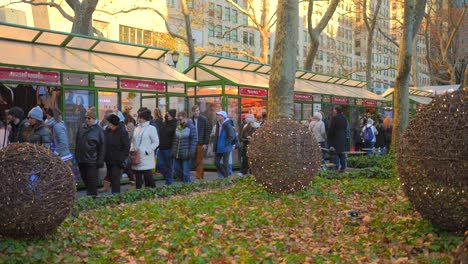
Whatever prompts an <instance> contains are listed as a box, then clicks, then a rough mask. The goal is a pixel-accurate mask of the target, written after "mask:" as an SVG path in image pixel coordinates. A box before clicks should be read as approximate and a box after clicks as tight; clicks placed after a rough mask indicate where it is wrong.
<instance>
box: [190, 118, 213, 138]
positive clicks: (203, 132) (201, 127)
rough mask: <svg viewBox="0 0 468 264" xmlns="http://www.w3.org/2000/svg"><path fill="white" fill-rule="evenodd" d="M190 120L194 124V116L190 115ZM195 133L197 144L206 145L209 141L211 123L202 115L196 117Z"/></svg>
mask: <svg viewBox="0 0 468 264" xmlns="http://www.w3.org/2000/svg"><path fill="white" fill-rule="evenodd" d="M192 122H193V124H195V118H194V117H192ZM196 128H197V135H198V142H197V144H198V145H207V144H208V143H209V142H210V132H211V125H210V122H209V121H208V118H206V117H205V116H203V115H199V116H198V119H197V127H196Z"/></svg>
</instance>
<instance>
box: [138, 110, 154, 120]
mask: <svg viewBox="0 0 468 264" xmlns="http://www.w3.org/2000/svg"><path fill="white" fill-rule="evenodd" d="M138 118H142V119H144V120H146V121H150V120H151V111H150V110H143V111H141V112H140V113H138Z"/></svg>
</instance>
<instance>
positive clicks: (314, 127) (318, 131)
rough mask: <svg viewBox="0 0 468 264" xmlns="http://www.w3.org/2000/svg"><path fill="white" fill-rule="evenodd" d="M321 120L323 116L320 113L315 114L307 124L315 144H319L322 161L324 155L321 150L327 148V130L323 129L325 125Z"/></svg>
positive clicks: (323, 151)
mask: <svg viewBox="0 0 468 264" xmlns="http://www.w3.org/2000/svg"><path fill="white" fill-rule="evenodd" d="M322 118H323V116H322V114H321V113H320V112H315V113H314V115H313V116H312V118H311V121H310V124H309V131H310V132H312V133H313V135H314V137H315V140H317V143H319V144H320V147H321V148H322V161H323V160H325V155H326V152H325V150H323V149H325V148H327V130H326V129H325V123H324V122H323V121H322Z"/></svg>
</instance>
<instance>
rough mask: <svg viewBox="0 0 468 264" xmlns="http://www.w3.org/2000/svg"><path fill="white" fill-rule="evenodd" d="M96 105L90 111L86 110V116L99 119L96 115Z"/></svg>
mask: <svg viewBox="0 0 468 264" xmlns="http://www.w3.org/2000/svg"><path fill="white" fill-rule="evenodd" d="M94 109H95V108H94V107H91V108H90V109H89V110H88V112H86V117H89V118H92V119H97V117H96V112H95V111H94Z"/></svg>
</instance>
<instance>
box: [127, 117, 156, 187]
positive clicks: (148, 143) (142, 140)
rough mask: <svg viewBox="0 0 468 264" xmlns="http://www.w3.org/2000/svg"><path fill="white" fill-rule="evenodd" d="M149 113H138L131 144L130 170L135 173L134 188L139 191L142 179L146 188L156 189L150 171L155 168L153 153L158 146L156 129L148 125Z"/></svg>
mask: <svg viewBox="0 0 468 264" xmlns="http://www.w3.org/2000/svg"><path fill="white" fill-rule="evenodd" d="M150 120H151V111H150V110H148V109H144V110H142V111H140V112H139V113H138V127H137V128H135V132H134V134H133V140H132V144H131V148H130V150H131V154H132V153H133V155H134V158H132V159H133V160H132V169H133V171H134V173H135V178H136V188H137V189H141V187H142V186H143V178H144V181H145V186H146V187H156V184H155V182H154V178H153V174H152V173H151V170H152V169H154V168H155V161H154V151H155V150H156V148H157V147H158V146H159V136H158V132H157V131H156V128H155V127H154V126H152V125H150Z"/></svg>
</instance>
